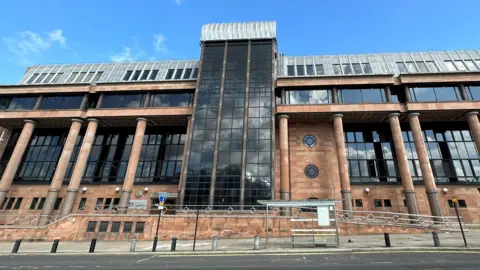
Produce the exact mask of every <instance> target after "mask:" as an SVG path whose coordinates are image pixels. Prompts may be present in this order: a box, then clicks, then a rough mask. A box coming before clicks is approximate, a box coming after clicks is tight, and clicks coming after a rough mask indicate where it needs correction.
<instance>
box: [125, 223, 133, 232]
mask: <svg viewBox="0 0 480 270" xmlns="http://www.w3.org/2000/svg"><path fill="white" fill-rule="evenodd" d="M132 228H133V222H130V221H128V222H124V223H123V232H124V233H130V232H132Z"/></svg>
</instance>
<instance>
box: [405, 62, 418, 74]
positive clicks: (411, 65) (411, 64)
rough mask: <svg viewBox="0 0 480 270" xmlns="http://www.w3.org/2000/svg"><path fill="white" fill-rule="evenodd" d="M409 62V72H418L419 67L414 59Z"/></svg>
mask: <svg viewBox="0 0 480 270" xmlns="http://www.w3.org/2000/svg"><path fill="white" fill-rule="evenodd" d="M405 63H406V64H407V69H408V71H409V72H418V70H417V67H416V66H415V63H414V62H412V61H409V62H405Z"/></svg>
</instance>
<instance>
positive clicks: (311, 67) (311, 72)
mask: <svg viewBox="0 0 480 270" xmlns="http://www.w3.org/2000/svg"><path fill="white" fill-rule="evenodd" d="M306 68H307V75H315V70H314V69H313V65H307V66H306Z"/></svg>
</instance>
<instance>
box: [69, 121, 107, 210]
mask: <svg viewBox="0 0 480 270" xmlns="http://www.w3.org/2000/svg"><path fill="white" fill-rule="evenodd" d="M97 127H98V120H97V119H94V118H89V119H88V127H87V131H86V132H85V136H84V137H83V142H82V146H81V147H80V152H79V153H78V157H77V161H76V162H75V167H74V169H73V172H72V177H71V178H70V183H69V185H68V189H67V195H66V196H65V202H64V204H63V207H62V209H61V211H60V215H61V216H66V215H69V214H70V213H72V209H73V204H74V203H75V198H76V197H77V191H78V189H79V187H80V183H81V181H82V178H83V174H84V173H85V169H86V167H87V161H88V157H89V156H90V151H91V150H92V145H93V143H94V141H95V134H96V133H97Z"/></svg>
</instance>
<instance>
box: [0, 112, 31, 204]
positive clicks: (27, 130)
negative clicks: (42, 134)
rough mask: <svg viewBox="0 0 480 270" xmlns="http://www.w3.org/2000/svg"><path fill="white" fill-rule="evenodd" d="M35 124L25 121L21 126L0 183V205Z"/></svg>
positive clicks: (15, 172)
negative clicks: (20, 131)
mask: <svg viewBox="0 0 480 270" xmlns="http://www.w3.org/2000/svg"><path fill="white" fill-rule="evenodd" d="M36 124H37V122H35V121H33V120H25V124H23V129H22V133H20V136H19V137H18V141H17V144H16V145H15V149H13V153H12V155H11V157H10V159H9V160H8V164H7V167H6V168H5V171H4V172H3V175H2V180H1V181H0V205H2V204H3V201H4V200H5V197H6V196H7V192H8V190H9V189H10V185H11V184H12V181H13V178H14V177H15V174H17V170H18V166H19V165H20V163H21V162H22V158H23V154H25V150H26V149H27V146H28V144H29V143H30V138H31V137H32V133H33V130H34V129H35V125H36Z"/></svg>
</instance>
